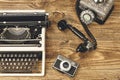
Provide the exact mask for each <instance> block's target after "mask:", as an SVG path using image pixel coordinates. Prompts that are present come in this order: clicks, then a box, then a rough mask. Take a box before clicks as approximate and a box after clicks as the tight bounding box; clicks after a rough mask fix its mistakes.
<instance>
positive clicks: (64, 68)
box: [60, 61, 72, 71]
mask: <svg viewBox="0 0 120 80" xmlns="http://www.w3.org/2000/svg"><path fill="white" fill-rule="evenodd" d="M71 66H72V65H71V63H70V62H69V61H62V62H61V63H60V69H61V70H62V71H69V70H70V69H71Z"/></svg>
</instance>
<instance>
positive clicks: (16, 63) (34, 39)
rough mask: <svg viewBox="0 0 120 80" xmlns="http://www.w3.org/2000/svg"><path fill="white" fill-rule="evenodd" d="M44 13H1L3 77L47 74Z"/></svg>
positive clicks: (17, 11) (0, 54)
mask: <svg viewBox="0 0 120 80" xmlns="http://www.w3.org/2000/svg"><path fill="white" fill-rule="evenodd" d="M48 26H49V21H48V13H46V12H45V11H44V10H10V11H0V76H43V75H44V73H45V30H46V27H48Z"/></svg>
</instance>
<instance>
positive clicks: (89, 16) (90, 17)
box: [80, 10, 95, 25]
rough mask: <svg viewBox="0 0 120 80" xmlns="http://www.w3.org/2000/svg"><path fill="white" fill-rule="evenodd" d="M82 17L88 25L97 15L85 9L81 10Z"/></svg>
mask: <svg viewBox="0 0 120 80" xmlns="http://www.w3.org/2000/svg"><path fill="white" fill-rule="evenodd" d="M80 18H81V21H82V22H83V23H85V24H87V25H88V24H90V23H92V22H93V20H94V18H95V15H94V13H93V12H92V11H90V10H85V11H83V12H81V15H80Z"/></svg>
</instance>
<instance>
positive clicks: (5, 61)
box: [0, 52, 42, 73]
mask: <svg viewBox="0 0 120 80" xmlns="http://www.w3.org/2000/svg"><path fill="white" fill-rule="evenodd" d="M41 59H42V52H39V53H38V52H32V53H31V52H18V53H17V52H16V53H15V52H9V53H7V52H6V53H0V72H1V73H34V72H35V73H36V72H40V69H39V68H41V67H40V65H41V63H42V62H41Z"/></svg>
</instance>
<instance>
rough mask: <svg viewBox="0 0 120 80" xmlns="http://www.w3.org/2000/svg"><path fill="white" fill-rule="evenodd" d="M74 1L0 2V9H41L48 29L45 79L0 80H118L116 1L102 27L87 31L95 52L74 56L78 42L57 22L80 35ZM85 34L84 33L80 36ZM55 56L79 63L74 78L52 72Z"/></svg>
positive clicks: (118, 7) (118, 12) (119, 4)
mask: <svg viewBox="0 0 120 80" xmlns="http://www.w3.org/2000/svg"><path fill="white" fill-rule="evenodd" d="M75 2H76V0H0V9H21V10H22V9H45V10H46V11H47V12H49V13H50V15H49V19H50V20H51V22H52V25H51V27H49V28H48V29H47V35H46V38H47V40H46V43H47V44H46V50H47V51H46V59H47V60H46V75H45V77H0V80H120V41H119V40H120V1H119V0H115V9H114V11H113V12H112V15H111V16H110V17H109V19H108V20H107V22H106V23H105V24H104V25H98V24H97V23H92V24H91V25H90V26H89V28H90V30H91V31H92V33H93V34H94V36H95V37H96V39H97V42H98V48H97V50H95V51H92V52H88V53H85V54H82V53H76V52H75V49H76V47H77V46H78V45H79V44H80V43H81V42H82V41H81V40H80V39H79V38H77V37H76V36H75V35H74V34H72V33H71V32H70V31H69V30H66V31H65V32H61V31H59V30H58V29H57V22H58V21H59V20H60V19H63V18H64V19H66V20H67V21H68V22H69V23H70V24H72V25H74V26H75V27H77V28H78V29H79V30H81V31H82V32H84V30H83V28H82V25H81V24H80V23H79V20H78V17H77V16H76V12H75V8H74V7H75ZM84 33H85V32H84ZM58 54H62V55H64V56H66V57H68V58H71V59H72V60H74V61H76V62H78V63H80V68H79V69H78V71H77V73H76V75H75V77H74V78H69V77H68V76H66V75H64V74H61V73H59V72H58V71H56V70H54V69H52V65H53V62H54V61H55V59H56V57H57V55H58Z"/></svg>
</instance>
